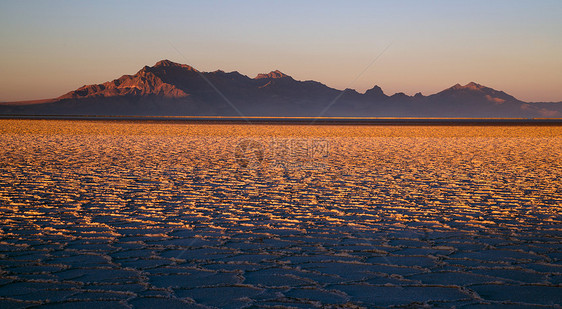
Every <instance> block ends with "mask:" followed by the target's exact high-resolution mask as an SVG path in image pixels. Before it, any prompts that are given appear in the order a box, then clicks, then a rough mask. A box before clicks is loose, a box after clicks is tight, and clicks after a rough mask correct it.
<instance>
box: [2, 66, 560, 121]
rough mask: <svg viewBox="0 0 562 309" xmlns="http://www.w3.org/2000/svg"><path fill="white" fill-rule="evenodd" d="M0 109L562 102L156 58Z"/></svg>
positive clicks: (512, 112)
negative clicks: (356, 85)
mask: <svg viewBox="0 0 562 309" xmlns="http://www.w3.org/2000/svg"><path fill="white" fill-rule="evenodd" d="M0 114H2V115H18V114H19V115H23V114H25V115H151V116H279V117H283V116H286V117H289V116H302V117H316V116H332V117H334V116H337V117H350V116H354V117H357V116H362V117H479V118H489V117H502V118H503V117H516V118H558V117H562V102H556V103H538V102H536V103H529V102H523V101H520V100H518V99H516V98H514V97H513V96H511V95H509V94H507V93H505V92H503V91H498V90H494V89H492V88H489V87H485V86H482V85H479V84H477V83H474V82H471V83H469V84H467V85H464V86H461V85H459V84H456V85H454V86H452V87H450V88H448V89H445V90H443V91H441V92H438V93H436V94H432V95H429V96H424V95H422V94H421V93H417V94H416V95H414V96H408V95H406V94H404V93H396V94H394V95H390V96H389V95H387V94H385V93H384V92H383V90H382V89H381V88H380V87H379V86H374V87H373V88H371V89H369V90H367V91H366V92H365V93H359V92H357V91H355V90H353V89H345V90H337V89H334V88H330V87H328V86H326V85H324V84H322V83H319V82H316V81H298V80H295V79H293V78H292V77H291V76H289V75H286V74H284V73H282V72H280V71H272V72H270V73H267V74H258V75H257V76H256V77H254V78H250V77H248V76H245V75H242V74H240V73H238V72H236V71H235V72H229V73H227V72H224V71H221V70H218V71H214V72H200V71H198V70H197V69H195V68H193V67H191V66H189V65H185V64H179V63H174V62H172V61H169V60H162V61H159V62H157V63H156V64H155V65H154V66H151V67H150V66H145V67H143V68H142V69H141V70H140V71H138V72H137V73H136V74H134V75H123V76H121V77H120V78H118V79H115V80H113V81H109V82H105V83H103V84H96V85H85V86H82V87H80V88H78V89H76V90H74V91H71V92H69V93H66V94H64V95H62V96H60V97H58V98H54V99H46V100H36V101H23V102H3V103H0Z"/></svg>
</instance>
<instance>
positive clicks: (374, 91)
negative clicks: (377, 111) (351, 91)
mask: <svg viewBox="0 0 562 309" xmlns="http://www.w3.org/2000/svg"><path fill="white" fill-rule="evenodd" d="M365 95H367V96H369V97H379V98H380V97H386V94H384V92H383V91H382V89H381V87H379V86H377V85H375V86H374V87H373V88H371V89H369V90H367V91H365Z"/></svg>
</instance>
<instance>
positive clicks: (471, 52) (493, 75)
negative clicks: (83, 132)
mask: <svg viewBox="0 0 562 309" xmlns="http://www.w3.org/2000/svg"><path fill="white" fill-rule="evenodd" d="M561 16H562V1H560V0H534V1H530V0H518V1H512V0H509V1H508V0H494V1H480V0H474V1H451V0H448V1H437V0H435V1H433V0H427V1H419V0H412V1H401V0H389V1H385V0H382V1H329V0H324V1H290V0H285V1H212V0H207V1H142V0H139V1H126V0H121V1H81V0H68V1H63V0H50V1H39V0H37V1H31V0H2V1H0V101H18V100H33V99H43V98H53V97H57V96H60V95H62V94H64V93H66V92H69V91H71V90H74V89H76V88H78V87H80V86H82V85H86V84H97V83H102V82H105V81H109V80H113V79H115V78H118V77H120V76H121V75H123V74H134V73H136V72H137V71H138V70H140V69H141V68H142V67H143V66H145V65H154V63H156V62H157V61H159V60H162V59H169V60H172V61H175V62H179V63H185V64H189V65H191V66H193V67H195V68H197V69H198V70H200V71H215V70H218V69H221V70H224V71H227V72H229V71H238V72H240V73H242V74H244V75H248V76H250V77H254V76H255V75H257V74H258V73H267V72H269V71H273V70H277V69H278V70H280V71H282V72H284V73H286V74H288V75H291V76H292V77H293V78H295V79H297V80H316V81H319V82H322V83H324V84H326V85H328V86H330V87H333V88H336V89H345V88H352V89H356V90H357V91H359V92H364V91H365V90H367V89H370V88H372V87H373V86H374V85H379V86H380V87H382V89H383V90H384V92H385V93H386V94H393V93H396V92H405V93H406V94H409V95H413V94H415V93H417V92H422V93H423V94H424V95H428V94H433V93H436V92H439V91H441V90H443V89H445V88H448V87H450V86H452V85H454V84H456V83H460V84H463V85H464V84H466V83H469V82H471V81H474V82H477V83H479V84H483V85H486V86H489V87H492V88H494V89H498V90H503V91H505V92H507V93H509V94H511V95H513V96H515V97H516V98H518V99H520V100H524V101H531V102H535V101H562V18H561Z"/></svg>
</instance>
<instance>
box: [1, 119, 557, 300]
mask: <svg viewBox="0 0 562 309" xmlns="http://www.w3.org/2000/svg"><path fill="white" fill-rule="evenodd" d="M0 177H1V178H0V222H1V225H0V308H27V307H41V308H51V307H52V308H148V307H153V308H157V307H162V308H214V307H218V308H292V307H294V308H313V307H317V308H362V307H365V308H373V307H375V308H376V307H393V306H395V307H409V308H416V307H440V308H450V307H456V308H481V307H482V308H483V307H489V306H494V307H505V308H528V307H534V306H536V307H538V308H540V307H560V305H561V304H562V215H561V210H562V127H561V126H544V127H534V126H521V127H519V126H328V125H325V126H305V125H293V126H292V125H218V124H213V125H211V124H206V125H196V124H186V123H170V122H126V121H121V122H119V121H114V122H111V121H54V120H0Z"/></svg>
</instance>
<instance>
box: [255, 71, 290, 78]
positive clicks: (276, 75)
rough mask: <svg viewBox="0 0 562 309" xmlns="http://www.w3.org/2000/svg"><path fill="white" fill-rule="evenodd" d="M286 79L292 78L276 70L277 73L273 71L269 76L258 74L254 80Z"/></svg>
mask: <svg viewBox="0 0 562 309" xmlns="http://www.w3.org/2000/svg"><path fill="white" fill-rule="evenodd" d="M284 77H290V76H289V75H287V74H285V73H283V72H281V71H279V70H275V71H271V72H269V73H267V74H263V73H260V74H258V75H257V76H256V77H255V78H254V79H262V78H284Z"/></svg>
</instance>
